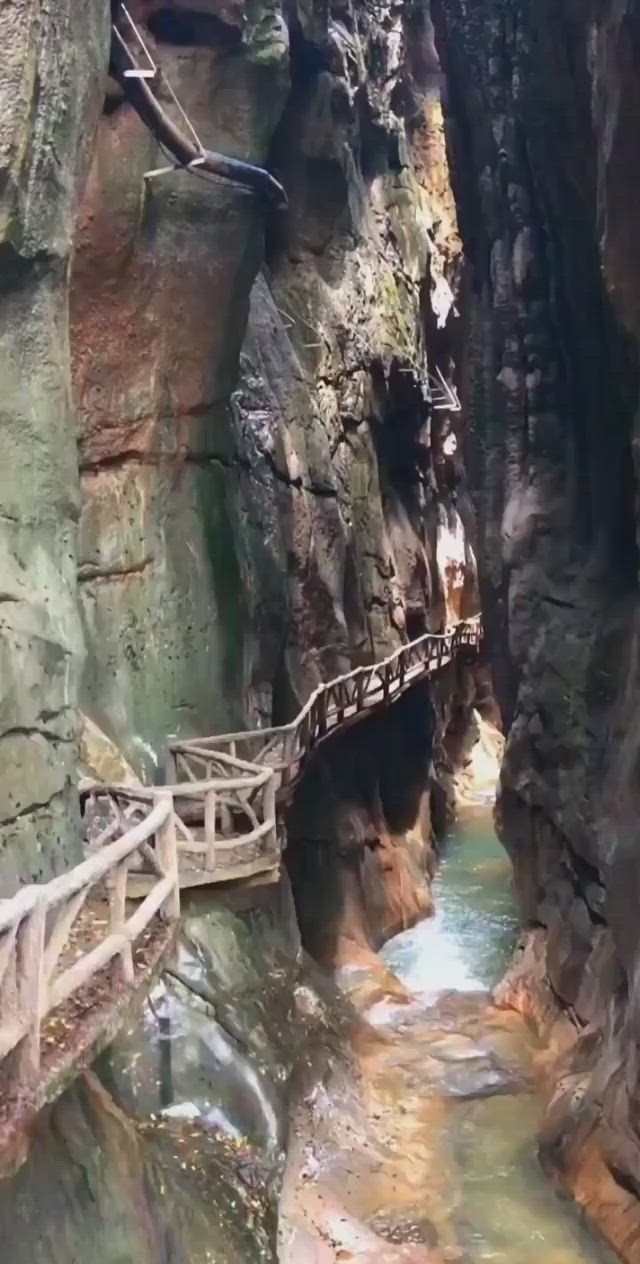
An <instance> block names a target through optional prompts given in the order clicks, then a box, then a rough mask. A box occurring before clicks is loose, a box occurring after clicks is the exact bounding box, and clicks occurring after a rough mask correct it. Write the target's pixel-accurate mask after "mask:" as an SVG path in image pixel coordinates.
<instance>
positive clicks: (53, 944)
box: [0, 790, 180, 1082]
mask: <svg viewBox="0 0 640 1264" xmlns="http://www.w3.org/2000/svg"><path fill="white" fill-rule="evenodd" d="M153 797H154V800H155V801H154V802H153V803H152V804H151V807H150V811H149V812H148V813H147V815H145V817H144V819H143V820H142V821H140V822H138V823H137V824H136V825H133V826H132V827H131V828H130V829H128V830H126V831H125V833H124V834H123V835H122V836H121V837H120V838H117V839H115V840H114V841H113V842H111V843H108V844H107V845H106V846H104V847H102V848H101V849H100V850H99V851H97V852H95V853H94V854H93V855H91V856H89V857H87V859H86V860H83V861H82V862H81V863H80V864H78V865H75V866H74V867H73V868H72V869H70V870H69V872H68V873H64V874H61V875H60V876H59V877H57V878H52V879H51V881H50V882H45V883H40V884H37V885H36V884H34V885H31V886H28V887H24V888H23V889H22V890H21V891H18V892H17V894H16V895H15V896H13V898H12V899H9V900H4V901H2V904H1V906H0V1058H6V1057H7V1055H8V1054H10V1053H12V1052H13V1051H14V1050H15V1051H16V1055H17V1058H16V1065H15V1068H14V1070H15V1075H16V1078H17V1080H18V1081H19V1082H22V1081H24V1080H25V1079H27V1078H31V1080H34V1078H37V1077H38V1075H39V1072H40V1060H41V1048H40V1040H41V1037H40V1032H41V1025H42V1022H43V1020H44V1019H45V1018H46V1017H47V1015H48V1014H49V1013H50V1012H51V1011H52V1010H54V1009H56V1008H57V1006H59V1005H61V1004H63V1003H64V1002H65V1001H66V1000H68V999H69V998H70V997H71V996H73V995H74V994H76V993H78V992H79V991H80V990H81V989H82V988H83V987H84V986H85V985H86V984H88V983H90V982H91V980H92V979H93V978H94V977H95V976H96V975H97V974H98V973H99V972H100V971H101V970H103V969H104V967H105V966H107V965H108V964H109V962H111V961H112V960H113V959H114V958H115V957H119V958H120V964H121V969H122V974H123V977H124V980H125V982H126V984H127V985H132V984H133V983H134V981H135V970H134V962H133V954H132V945H133V944H134V942H135V941H136V940H137V939H138V938H139V937H140V935H141V934H142V932H143V931H144V930H146V928H147V927H148V926H149V924H150V922H151V921H152V919H153V918H154V917H155V916H156V914H159V915H160V917H162V918H164V920H167V921H176V920H177V918H178V916H179V911H180V877H179V872H178V853H177V839H176V834H175V829H174V827H173V820H174V804H173V796H172V795H171V793H169V792H168V791H166V790H161V791H155V792H153ZM151 839H155V840H156V852H157V853H158V859H159V865H158V868H159V869H160V873H159V874H158V875H157V877H156V880H155V882H154V884H153V888H152V890H151V891H150V892H149V895H148V896H147V898H146V899H145V900H144V902H143V903H142V904H141V905H140V907H139V908H138V909H137V910H136V912H135V913H134V914H133V915H132V916H130V917H128V918H127V916H126V909H125V893H126V876H127V870H128V867H129V864H130V862H131V860H132V859H133V857H134V856H135V855H136V853H137V852H138V851H139V849H140V848H141V846H143V845H146V844H147V843H148V841H149V840H151ZM105 880H109V881H111V880H113V889H114V891H116V892H119V898H118V899H117V900H114V899H111V898H110V901H109V903H110V910H111V916H110V923H109V928H108V932H107V933H102V931H101V928H102V926H103V925H105V923H104V922H103V919H94V920H92V921H91V923H90V929H91V931H92V933H94V934H95V932H96V930H97V931H98V934H97V942H93V943H92V944H91V945H90V946H88V947H87V949H86V951H81V952H80V954H79V956H78V957H77V958H76V960H74V961H73V962H71V963H68V964H66V965H65V964H64V963H62V964H61V958H62V957H63V954H64V951H65V948H66V946H67V944H68V942H69V937H70V934H71V931H72V928H73V924H74V922H75V921H76V919H77V918H78V916H79V915H80V913H81V911H82V909H83V906H84V904H85V902H86V900H87V898H88V896H89V895H90V893H91V892H92V891H93V890H95V888H96V887H98V886H99V884H101V883H103V882H104V881H105Z"/></svg>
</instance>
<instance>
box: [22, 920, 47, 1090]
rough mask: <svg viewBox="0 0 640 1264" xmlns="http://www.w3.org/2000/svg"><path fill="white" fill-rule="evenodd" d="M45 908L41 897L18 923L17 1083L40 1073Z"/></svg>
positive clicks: (43, 994)
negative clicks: (20, 1033) (20, 1031)
mask: <svg viewBox="0 0 640 1264" xmlns="http://www.w3.org/2000/svg"><path fill="white" fill-rule="evenodd" d="M46 920H47V909H46V904H45V901H44V899H40V900H38V903H37V904H36V905H35V908H33V910H32V911H31V913H29V914H28V915H27V916H26V917H25V918H24V921H23V922H22V923H21V925H20V928H19V930H18V935H17V944H16V975H17V984H18V1013H19V1015H20V1018H19V1021H20V1025H21V1027H23V1029H24V1030H25V1036H24V1039H23V1040H22V1042H21V1044H20V1047H19V1050H18V1068H17V1069H18V1078H19V1080H20V1081H21V1082H24V1081H26V1080H27V1079H29V1078H30V1077H33V1076H37V1075H39V1073H40V1024H41V1022H42V1018H43V1015H44V1013H45V1012H46V996H45V978H44V935H45V926H46Z"/></svg>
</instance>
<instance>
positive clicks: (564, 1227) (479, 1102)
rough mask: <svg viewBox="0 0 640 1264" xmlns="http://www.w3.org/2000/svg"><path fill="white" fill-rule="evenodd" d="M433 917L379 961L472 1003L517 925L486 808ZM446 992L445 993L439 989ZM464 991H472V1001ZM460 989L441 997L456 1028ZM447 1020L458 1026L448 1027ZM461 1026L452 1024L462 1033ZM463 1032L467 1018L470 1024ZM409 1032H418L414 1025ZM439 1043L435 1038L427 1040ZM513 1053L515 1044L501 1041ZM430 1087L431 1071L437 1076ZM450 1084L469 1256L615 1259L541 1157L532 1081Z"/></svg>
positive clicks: (433, 994)
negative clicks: (484, 1086) (468, 1089)
mask: <svg viewBox="0 0 640 1264" xmlns="http://www.w3.org/2000/svg"><path fill="white" fill-rule="evenodd" d="M434 896H435V904H436V909H437V913H436V916H435V917H434V918H432V919H431V920H429V921H427V922H423V923H421V924H420V925H419V926H416V927H414V928H413V929H411V930H408V931H405V932H403V933H402V934H400V935H398V936H397V937H396V938H395V939H393V940H392V941H391V942H390V943H389V944H387V946H386V947H385V948H384V949H383V951H382V953H381V957H382V959H383V961H384V964H385V965H386V966H387V967H388V968H389V969H390V970H393V972H394V973H395V974H396V975H397V976H398V977H399V978H400V979H401V980H402V982H403V983H404V984H405V986H406V987H407V988H408V989H409V990H410V991H411V992H412V993H414V994H415V995H417V996H418V997H419V998H420V1000H421V1001H422V1002H423V1005H424V1006H425V1010H424V1011H423V1017H427V1016H428V1014H429V1010H430V1008H431V1009H432V1010H433V1011H438V1010H439V1009H440V1010H441V1009H442V1005H443V998H442V995H441V994H442V993H447V992H454V993H459V994H460V996H459V1001H460V1002H461V1003H462V1004H463V1005H468V1004H469V1003H470V1002H471V1000H472V997H470V996H469V994H472V995H475V999H476V1004H477V1003H478V1002H480V1003H481V997H482V993H483V992H484V991H485V990H486V989H489V988H491V987H492V986H493V985H494V984H495V983H496V982H497V980H498V978H499V977H500V975H501V973H502V971H503V970H504V967H505V966H506V964H507V961H508V959H509V955H510V952H511V949H512V947H513V943H514V940H515V937H516V934H517V916H516V911H515V906H514V902H513V898H512V893H511V886H510V871H509V864H508V861H507V859H506V856H505V854H504V852H503V850H502V848H501V846H500V844H499V842H498V840H497V838H496V836H495V833H494V831H493V827H492V822H491V816H490V812H489V811H488V810H487V809H484V810H479V811H473V812H472V813H470V814H469V817H468V819H466V820H465V821H464V822H462V823H461V824H459V825H458V827H457V828H456V830H455V832H454V833H453V834H452V836H451V838H450V839H449V840H448V841H447V843H446V845H445V847H444V849H443V858H442V864H441V868H440V871H439V874H438V877H437V879H436V882H435V884H434ZM439 996H440V1000H438V997H439ZM465 997H466V1000H465ZM456 1003H457V1002H456V998H455V996H449V997H448V998H446V1005H447V1007H448V1009H447V1013H448V1014H449V1016H450V1017H451V1015H453V1029H454V1030H456V1023H455V1012H456ZM477 1012H478V1013H479V1014H480V1018H479V1021H476V1022H475V1024H474V1036H475V1039H476V1041H477V1042H478V1044H479V1045H482V1043H483V1037H484V1038H485V1040H486V1042H487V1044H488V1045H489V1047H491V1046H492V1045H493V1048H494V1051H495V1041H494V1037H495V1031H494V1032H493V1034H492V1033H491V1032H490V1031H489V1024H490V1023H491V1021H492V1020H491V1019H490V1017H489V1016H490V1015H491V1013H493V1015H495V1013H496V1012H495V1011H491V1010H487V1019H486V1020H485V1021H486V1022H487V1030H486V1031H484V1032H483V1019H482V1010H479V1011H477ZM451 1030H452V1026H451V1024H450V1025H449V1031H451ZM460 1030H461V1027H460V1026H459V1025H458V1026H457V1031H458V1033H459V1032H460ZM467 1031H468V1028H467ZM405 1039H407V1040H410V1039H411V1028H409V1029H408V1030H407V1034H406V1036H405ZM517 1040H519V1042H520V1048H519V1049H518V1053H517V1060H518V1062H520V1069H521V1070H522V1069H523V1062H522V1056H523V1055H524V1068H525V1076H526V1063H527V1058H528V1056H530V1055H531V1054H532V1053H533V1048H532V1047H531V1048H529V1049H528V1048H527V1045H528V1037H527V1035H526V1033H525V1032H524V1029H520V1034H519V1036H518V1037H517ZM432 1048H433V1046H432ZM506 1054H507V1062H508V1061H509V1060H510V1054H511V1056H512V1054H513V1050H511V1051H509V1049H507V1050H506ZM432 1089H433V1081H432ZM445 1091H447V1093H448V1095H447V1110H446V1118H445V1119H444V1120H443V1124H442V1136H441V1137H440V1144H442V1145H443V1146H445V1147H446V1150H447V1153H448V1155H449V1157H450V1159H451V1161H452V1164H453V1166H454V1168H455V1173H456V1179H457V1183H458V1189H459V1192H458V1197H457V1199H456V1207H455V1210H454V1212H453V1219H454V1222H455V1230H456V1240H457V1242H458V1243H459V1244H460V1246H461V1248H462V1250H463V1253H464V1254H463V1258H464V1260H465V1264H466V1262H467V1261H468V1264H475V1262H476V1261H493V1264H534V1261H536V1262H537V1261H541V1262H542V1264H592V1262H595V1261H600V1262H601V1264H603V1262H605V1261H607V1262H609V1261H612V1260H613V1259H614V1257H613V1256H612V1255H611V1253H610V1252H609V1251H608V1250H607V1248H606V1247H604V1246H603V1245H601V1244H600V1242H599V1241H596V1240H595V1238H594V1237H593V1236H592V1235H591V1234H590V1232H589V1231H588V1229H587V1228H586V1226H585V1224H584V1220H583V1218H582V1217H581V1215H580V1212H579V1211H578V1209H577V1208H576V1207H575V1206H574V1205H573V1204H572V1203H571V1202H569V1201H567V1200H566V1199H564V1198H562V1197H561V1196H560V1195H559V1194H558V1193H557V1192H556V1190H555V1189H554V1186H553V1184H552V1183H551V1181H550V1180H549V1179H548V1178H547V1177H546V1176H545V1174H544V1173H543V1171H542V1169H541V1167H540V1165H539V1163H538V1160H537V1157H536V1133H537V1129H538V1125H539V1121H540V1104H539V1101H538V1099H537V1096H536V1094H535V1092H534V1091H533V1090H532V1088H530V1087H527V1086H526V1084H525V1088H524V1091H523V1088H522V1084H521V1085H520V1087H519V1091H517V1092H515V1093H510V1092H509V1091H507V1092H505V1091H504V1086H502V1087H500V1088H498V1089H497V1091H496V1092H494V1093H492V1092H491V1090H490V1087H489V1091H488V1092H485V1093H480V1094H478V1096H477V1097H475V1098H474V1097H471V1098H469V1097H465V1096H464V1095H462V1096H461V1097H460V1098H458V1099H457V1100H456V1097H455V1094H453V1095H452V1094H451V1091H450V1087H449V1088H448V1089H447V1090H445Z"/></svg>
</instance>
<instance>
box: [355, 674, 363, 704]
mask: <svg viewBox="0 0 640 1264" xmlns="http://www.w3.org/2000/svg"><path fill="white" fill-rule="evenodd" d="M363 702H364V676H358V681H357V684H356V711H362V706H363Z"/></svg>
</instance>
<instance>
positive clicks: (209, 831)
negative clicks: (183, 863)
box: [204, 790, 217, 869]
mask: <svg viewBox="0 0 640 1264" xmlns="http://www.w3.org/2000/svg"><path fill="white" fill-rule="evenodd" d="M216 807H217V801H216V792H215V790H207V791H206V792H205V796H204V841H205V846H206V849H207V850H206V852H205V861H204V867H205V869H215V867H216Z"/></svg>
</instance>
